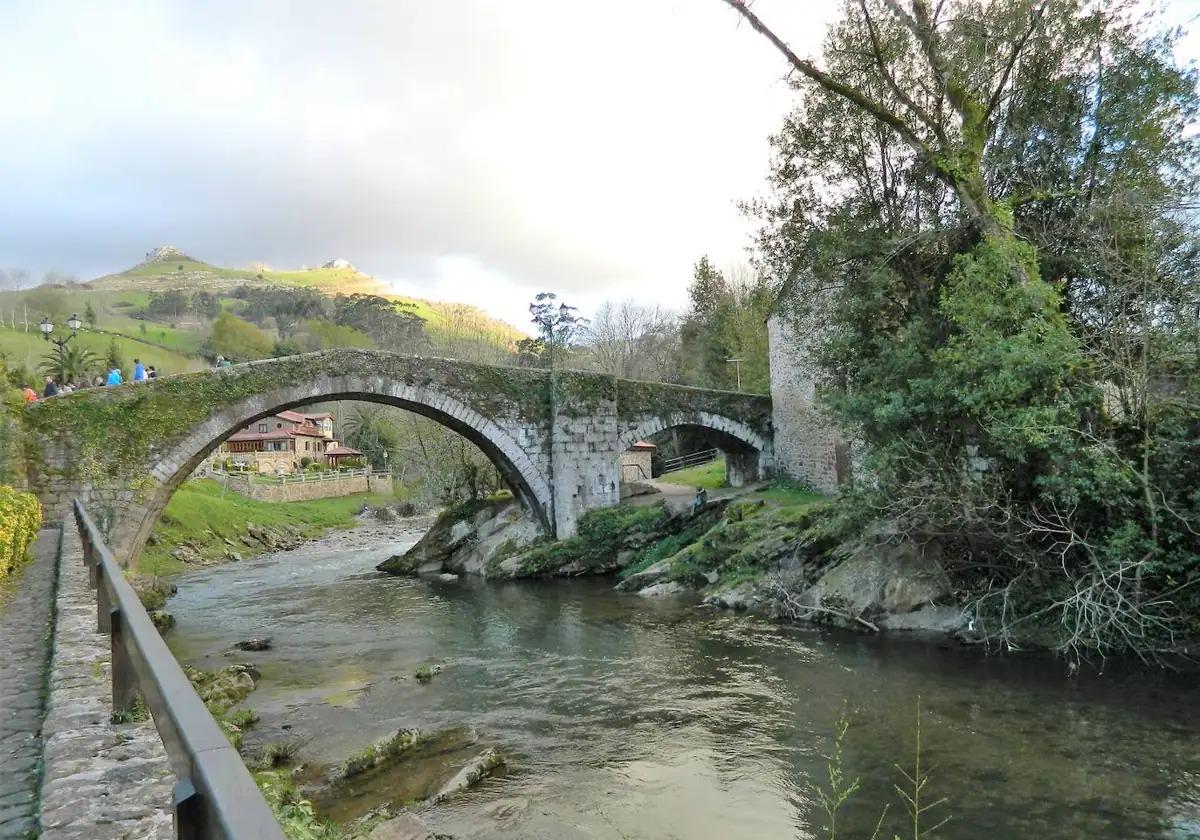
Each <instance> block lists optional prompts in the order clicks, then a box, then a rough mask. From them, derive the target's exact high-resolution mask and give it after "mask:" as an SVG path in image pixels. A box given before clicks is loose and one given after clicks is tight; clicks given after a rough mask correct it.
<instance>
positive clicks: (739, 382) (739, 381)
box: [725, 359, 745, 391]
mask: <svg viewBox="0 0 1200 840" xmlns="http://www.w3.org/2000/svg"><path fill="white" fill-rule="evenodd" d="M725 361H727V362H732V363H733V368H734V370H736V371H737V389H738V390H739V391H740V390H742V362H744V361H745V359H726V360H725Z"/></svg>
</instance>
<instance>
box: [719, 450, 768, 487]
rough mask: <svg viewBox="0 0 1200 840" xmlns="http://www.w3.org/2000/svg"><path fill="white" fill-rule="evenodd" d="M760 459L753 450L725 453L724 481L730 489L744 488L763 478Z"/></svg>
mask: <svg viewBox="0 0 1200 840" xmlns="http://www.w3.org/2000/svg"><path fill="white" fill-rule="evenodd" d="M760 461H761V459H760V456H759V453H758V452H755V451H753V450H747V451H741V452H739V451H737V450H732V451H729V452H726V453H725V481H726V483H727V484H728V485H729V486H730V487H744V486H745V485H747V484H753V483H754V482H756V481H759V480H760V479H762V478H763V476H762V473H761V463H760Z"/></svg>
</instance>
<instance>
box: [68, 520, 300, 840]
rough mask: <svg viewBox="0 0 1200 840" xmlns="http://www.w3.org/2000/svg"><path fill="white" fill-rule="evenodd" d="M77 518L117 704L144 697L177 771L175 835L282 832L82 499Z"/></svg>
mask: <svg viewBox="0 0 1200 840" xmlns="http://www.w3.org/2000/svg"><path fill="white" fill-rule="evenodd" d="M74 508H75V522H76V524H77V525H78V527H79V536H80V539H81V540H82V542H83V562H84V563H85V565H87V567H88V579H89V581H90V582H91V584H92V588H94V589H95V590H96V623H97V625H98V627H99V629H100V631H101V632H103V633H107V634H108V635H109V636H110V637H111V640H112V696H113V712H114V713H119V712H124V713H129V712H131V711H132V710H133V706H134V702H135V699H136V698H138V697H140V698H141V699H142V701H143V702H144V703H145V704H146V707H147V708H148V709H149V710H150V714H151V715H152V716H153V718H154V726H155V728H157V729H158V734H159V737H161V738H162V742H163V745H164V746H165V747H166V749H167V758H168V759H169V760H170V762H171V768H172V770H174V772H175V778H176V782H175V789H174V795H173V800H174V801H173V806H174V810H175V836H176V837H179V838H186V840H210V839H211V840H235V838H236V840H259V839H260V838H261V839H262V840H283V837H284V835H283V831H282V830H281V829H280V827H279V823H278V822H276V821H275V817H274V815H273V814H272V813H271V809H270V807H269V806H268V805H267V803H266V800H264V799H263V796H262V793H261V792H260V791H259V789H258V786H257V785H256V784H255V783H254V779H253V778H252V777H251V776H250V771H249V770H247V769H246V765H245V764H244V763H243V762H242V757H241V756H240V755H238V752H237V750H235V749H234V748H233V745H232V744H230V743H229V740H228V739H227V738H226V737H225V734H224V733H223V732H222V731H221V730H220V728H218V726H217V724H216V721H214V720H213V718H212V715H210V714H209V713H208V709H207V708H205V706H204V702H203V701H202V700H201V699H200V697H199V695H197V694H196V690H195V689H194V688H193V687H192V684H191V682H189V681H188V678H187V676H186V675H185V674H184V673H183V669H182V668H180V667H179V663H178V662H176V661H175V657H174V656H173V655H172V654H171V651H170V650H168V649H167V645H166V643H165V642H164V641H163V640H162V636H160V635H159V633H158V630H156V629H155V628H154V625H153V624H152V623H151V622H150V617H149V616H148V615H147V614H146V610H145V608H144V607H143V606H142V602H141V600H140V599H139V598H138V596H137V593H136V592H134V591H133V587H132V586H130V585H129V582H128V581H127V580H125V576H124V575H123V574H122V573H121V567H120V566H118V565H117V562H116V560H115V559H114V558H113V556H112V552H111V551H109V549H108V546H107V545H106V544H105V542H104V537H103V535H102V534H101V533H100V531H99V530H98V529H97V528H96V524H95V523H94V522H92V519H91V517H90V516H88V514H87V511H86V510H84V508H83V505H82V504H81V503H80V502H79V500H78V499H76V500H75V504H74Z"/></svg>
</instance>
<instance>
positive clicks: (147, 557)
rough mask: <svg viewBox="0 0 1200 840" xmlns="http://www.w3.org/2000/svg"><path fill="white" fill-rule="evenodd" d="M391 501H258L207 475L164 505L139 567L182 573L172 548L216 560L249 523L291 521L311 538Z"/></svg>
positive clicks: (361, 496) (371, 496) (365, 496)
mask: <svg viewBox="0 0 1200 840" xmlns="http://www.w3.org/2000/svg"><path fill="white" fill-rule="evenodd" d="M390 501H395V497H394V496H390V495H388V496H384V495H381V494H377V493H358V494H355V495H353V496H340V497H338V498H333V499H318V500H316V501H312V502H260V501H257V500H255V499H248V498H246V497H245V496H240V495H238V494H237V493H234V492H233V491H232V490H226V489H225V488H223V487H222V486H221V485H220V484H218V483H217V482H216V481H213V480H211V479H204V480H201V481H190V482H188V483H186V484H184V485H183V486H182V487H180V488H179V489H178V490H177V491H176V492H175V495H174V496H172V497H171V501H169V502H168V503H167V507H166V510H164V511H163V515H162V519H161V520H159V523H158V525H157V526H156V527H155V529H154V545H149V546H147V547H146V549H145V550H144V551H143V552H142V556H141V558H139V560H138V563H137V565H138V569H139V570H140V571H141V572H142V573H144V574H149V575H157V576H163V575H172V574H176V573H178V572H181V571H185V570H186V569H187V568H188V567H186V566H184V565H183V564H181V563H180V562H179V561H177V560H175V559H174V558H172V557H171V556H170V555H171V549H173V548H175V547H176V546H178V545H179V544H181V543H183V542H192V543H193V544H195V545H197V546H199V550H200V553H201V555H202V556H204V557H207V558H212V559H215V558H217V557H220V556H221V555H222V554H223V553H224V552H225V550H226V546H225V544H224V542H223V540H224V538H226V537H228V538H229V539H231V540H234V541H235V542H236V541H237V539H238V537H240V536H241V535H242V534H244V533H246V530H247V528H248V527H249V526H250V525H252V524H253V525H259V526H261V527H264V528H272V529H276V530H278V529H281V528H283V527H284V526H285V525H291V526H293V527H295V528H298V529H300V531H301V532H303V533H304V535H305V536H306V537H310V538H312V537H318V536H320V535H322V534H324V533H326V532H327V531H331V530H336V529H341V528H352V527H354V526H355V525H356V524H357V523H356V521H355V519H354V517H355V514H357V513H358V512H359V511H360V510H362V509H363V507H364V506H365V505H379V504H383V503H385V502H390ZM240 550H242V552H243V553H244V554H249V553H250V552H248V551H247V550H245V549H240Z"/></svg>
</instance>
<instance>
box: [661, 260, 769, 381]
mask: <svg viewBox="0 0 1200 840" xmlns="http://www.w3.org/2000/svg"><path fill="white" fill-rule="evenodd" d="M733 273H734V275H735V276H733V277H732V278H726V276H725V274H724V273H722V272H721V271H719V270H718V269H716V268H714V267H713V265H712V263H710V262H709V260H708V257H701V258H700V261H699V262H697V263H696V268H695V272H694V274H693V277H692V283H691V286H690V287H689V288H688V297H689V302H690V306H689V308H688V311H687V312H686V313H684V316H683V321H682V324H681V326H680V335H679V339H680V366H681V368H682V371H683V376H684V379H685V381H687V382H689V383H690V384H693V385H699V386H703V387H708V388H725V389H728V390H733V389H734V388H735V387H737V386H738V382H739V369H740V383H741V388H742V390H744V391H753V392H758V393H765V392H766V391H767V390H768V388H769V387H770V381H769V379H770V377H769V374H768V368H767V328H766V319H767V314H768V311H769V310H770V307H771V303H772V301H773V300H774V297H775V293H774V289H773V288H772V286H771V284H770V283H768V282H767V280H766V278H765V277H764V276H762V275H761V274H759V273H757V272H754V271H752V270H741V269H735V270H734V272H733ZM731 359H736V360H738V361H737V362H732V361H730V360H731Z"/></svg>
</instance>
